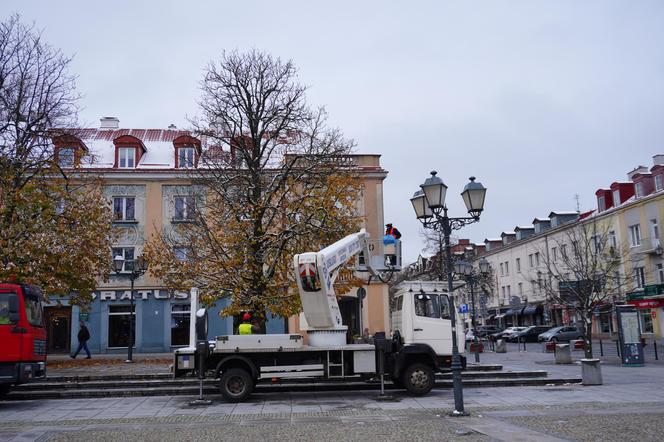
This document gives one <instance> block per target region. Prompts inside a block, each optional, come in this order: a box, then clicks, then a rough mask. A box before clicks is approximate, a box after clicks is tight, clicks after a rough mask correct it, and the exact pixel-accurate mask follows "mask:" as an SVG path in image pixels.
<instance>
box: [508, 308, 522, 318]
mask: <svg viewBox="0 0 664 442" xmlns="http://www.w3.org/2000/svg"><path fill="white" fill-rule="evenodd" d="M523 309H525V307H523V308H518V309H516V310H515V309H509V310H507V311H506V312H505V316H515V315H516V316H521V315H522V314H523Z"/></svg>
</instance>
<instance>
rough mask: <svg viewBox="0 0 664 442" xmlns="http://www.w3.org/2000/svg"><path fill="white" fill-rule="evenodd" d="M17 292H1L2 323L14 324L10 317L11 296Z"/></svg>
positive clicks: (0, 309)
mask: <svg viewBox="0 0 664 442" xmlns="http://www.w3.org/2000/svg"><path fill="white" fill-rule="evenodd" d="M11 296H16V293H0V325H9V324H12V321H11V320H10V319H9V298H10V297H11Z"/></svg>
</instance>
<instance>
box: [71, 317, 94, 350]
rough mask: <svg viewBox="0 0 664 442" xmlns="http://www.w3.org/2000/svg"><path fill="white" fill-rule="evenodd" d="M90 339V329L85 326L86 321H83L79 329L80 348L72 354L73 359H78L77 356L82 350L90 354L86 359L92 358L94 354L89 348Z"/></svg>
mask: <svg viewBox="0 0 664 442" xmlns="http://www.w3.org/2000/svg"><path fill="white" fill-rule="evenodd" d="M89 339H90V331H89V330H88V328H87V327H86V326H85V322H83V321H81V328H80V329H79V330H78V348H77V349H76V353H74V354H73V355H71V358H72V359H76V356H78V353H79V352H80V351H81V350H85V352H86V353H87V354H88V357H87V358H85V359H90V358H92V356H91V355H90V350H89V349H88V340H89Z"/></svg>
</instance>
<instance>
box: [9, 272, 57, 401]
mask: <svg viewBox="0 0 664 442" xmlns="http://www.w3.org/2000/svg"><path fill="white" fill-rule="evenodd" d="M42 300H43V296H42V292H41V290H40V289H39V288H37V287H35V286H31V285H25V284H11V283H0V395H1V394H4V393H7V392H8V391H9V388H10V386H11V385H16V384H21V383H24V382H27V381H30V380H32V379H38V378H43V377H44V376H45V375H46V329H45V328H44V323H43V309H42Z"/></svg>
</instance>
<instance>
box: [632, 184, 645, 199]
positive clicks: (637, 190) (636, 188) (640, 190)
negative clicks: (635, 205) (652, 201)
mask: <svg viewBox="0 0 664 442" xmlns="http://www.w3.org/2000/svg"><path fill="white" fill-rule="evenodd" d="M634 193H635V194H636V197H637V198H641V197H642V196H643V183H636V185H635V186H634Z"/></svg>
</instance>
